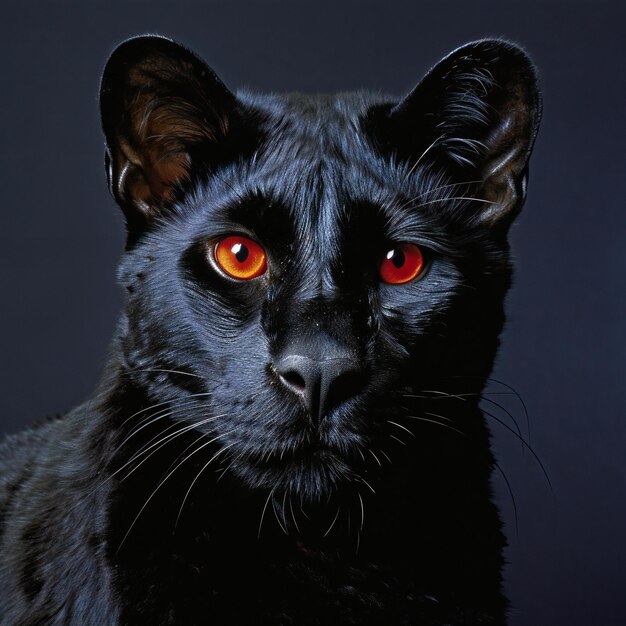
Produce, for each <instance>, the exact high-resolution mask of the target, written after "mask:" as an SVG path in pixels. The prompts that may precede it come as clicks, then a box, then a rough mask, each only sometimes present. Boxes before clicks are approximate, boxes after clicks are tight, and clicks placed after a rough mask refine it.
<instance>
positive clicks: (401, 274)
mask: <svg viewBox="0 0 626 626" xmlns="http://www.w3.org/2000/svg"><path fill="white" fill-rule="evenodd" d="M423 268H424V257H423V256H422V252H421V250H420V249H419V248H418V247H417V246H416V245H415V244H413V243H399V244H397V245H396V246H395V247H394V248H391V249H390V250H389V251H388V252H387V254H385V256H384V257H383V260H382V262H381V264H380V270H379V271H380V277H381V278H382V279H383V280H384V281H385V282H386V283H390V284H392V285H401V284H403V283H408V282H409V281H410V280H413V279H414V278H417V277H418V276H419V275H420V273H421V271H422V269H423Z"/></svg>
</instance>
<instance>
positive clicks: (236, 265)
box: [214, 235, 267, 280]
mask: <svg viewBox="0 0 626 626" xmlns="http://www.w3.org/2000/svg"><path fill="white" fill-rule="evenodd" d="M214 254H215V261H216V263H217V264H218V265H219V266H220V269H222V270H223V271H224V272H226V274H228V275H229V276H231V277H232V278H237V279H238V280H250V279H251V278H256V277H257V276H260V275H261V274H263V273H264V272H265V270H266V269H267V261H266V257H265V250H263V248H261V246H260V245H259V244H258V243H257V242H256V241H252V239H248V237H243V236H242V235H231V236H230V237H225V238H224V239H222V240H221V241H219V242H218V243H217V245H216V246H215V253H214Z"/></svg>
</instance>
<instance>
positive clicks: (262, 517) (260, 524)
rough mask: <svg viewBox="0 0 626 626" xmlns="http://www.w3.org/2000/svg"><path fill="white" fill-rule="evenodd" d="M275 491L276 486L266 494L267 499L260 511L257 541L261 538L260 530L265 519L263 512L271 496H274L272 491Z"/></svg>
mask: <svg viewBox="0 0 626 626" xmlns="http://www.w3.org/2000/svg"><path fill="white" fill-rule="evenodd" d="M275 489H276V485H274V487H272V489H271V490H270V492H269V493H268V494H267V499H266V500H265V505H264V506H263V510H262V511H261V521H260V522H259V532H258V533H257V539H260V538H261V529H262V528H263V519H264V518H265V511H266V510H267V505H268V504H269V503H270V500H271V499H272V496H273V495H274V490H275Z"/></svg>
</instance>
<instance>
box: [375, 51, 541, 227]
mask: <svg viewBox="0 0 626 626" xmlns="http://www.w3.org/2000/svg"><path fill="white" fill-rule="evenodd" d="M377 117H378V120H377V125H378V126H379V127H381V128H383V130H382V134H383V135H384V136H385V137H384V139H383V144H382V145H385V142H386V149H387V151H390V152H395V153H396V154H397V155H398V156H399V157H400V158H404V159H406V160H407V161H408V162H409V163H413V164H414V163H416V162H417V161H418V160H420V163H421V164H423V165H426V164H430V165H431V166H434V167H435V168H437V169H440V170H443V171H444V172H449V173H450V177H451V178H452V179H454V182H456V181H460V180H465V181H474V180H479V181H480V183H479V184H478V186H477V187H475V188H474V189H473V191H474V192H475V193H477V194H480V197H481V198H482V199H484V200H485V202H484V203H482V204H481V207H480V209H479V210H478V211H475V212H474V213H473V215H472V219H473V220H474V221H478V222H482V223H484V224H486V225H487V226H493V227H505V228H506V227H508V225H509V224H510V222H511V221H512V220H513V218H514V217H515V215H517V213H518V212H519V210H520V209H521V206H522V204H523V201H524V198H525V193H526V179H527V172H528V159H529V157H530V153H531V151H532V147H533V143H534V140H535V136H536V134H537V130H538V127H539V121H540V118H541V97H540V93H539V89H538V84H537V75H536V71H535V68H534V65H533V64H532V62H531V61H530V59H529V58H528V56H527V55H526V53H525V52H524V51H523V50H522V49H521V48H519V47H517V46H515V45H513V44H511V43H509V42H506V41H501V40H497V39H496V40H480V41H476V42H473V43H470V44H467V45H465V46H463V47H461V48H459V49H457V50H455V51H454V52H452V53H451V54H449V55H448V56H447V57H445V58H444V59H443V60H442V61H440V62H439V63H438V64H437V65H436V66H435V67H434V68H433V69H432V70H430V72H428V74H427V75H426V76H425V78H424V79H423V80H422V81H421V82H420V83H419V84H418V85H417V87H415V88H414V89H413V91H411V92H410V93H409V95H408V96H406V98H404V99H403V100H402V101H401V102H399V103H398V104H397V105H395V106H393V107H391V108H388V109H387V111H386V112H384V113H382V114H381V112H378V113H377ZM379 143H380V141H379ZM474 208H475V206H474Z"/></svg>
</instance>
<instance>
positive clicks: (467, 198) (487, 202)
mask: <svg viewBox="0 0 626 626" xmlns="http://www.w3.org/2000/svg"><path fill="white" fill-rule="evenodd" d="M453 200H470V201H473V202H484V203H485V204H497V202H493V201H492V200H486V199H485V198H474V197H472V196H451V197H449V198H437V199H435V200H426V202H420V206H426V205H428V204H435V203H437V202H451V201H453Z"/></svg>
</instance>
